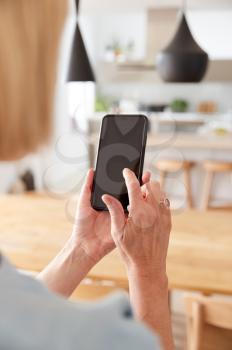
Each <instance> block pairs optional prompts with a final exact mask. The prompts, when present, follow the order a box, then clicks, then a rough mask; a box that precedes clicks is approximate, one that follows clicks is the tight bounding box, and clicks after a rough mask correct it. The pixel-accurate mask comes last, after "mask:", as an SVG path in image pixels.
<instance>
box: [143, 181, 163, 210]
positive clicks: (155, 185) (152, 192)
mask: <svg viewBox="0 0 232 350" xmlns="http://www.w3.org/2000/svg"><path fill="white" fill-rule="evenodd" d="M145 186H146V188H147V201H148V202H150V203H152V204H153V205H158V204H159V202H160V199H161V189H160V184H159V182H156V181H150V182H148V183H147V184H146V185H145Z"/></svg>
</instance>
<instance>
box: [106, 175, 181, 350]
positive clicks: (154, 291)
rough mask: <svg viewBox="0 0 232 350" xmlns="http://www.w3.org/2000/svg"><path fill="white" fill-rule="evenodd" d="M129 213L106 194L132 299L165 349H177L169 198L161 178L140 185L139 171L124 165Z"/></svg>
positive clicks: (136, 309) (136, 308)
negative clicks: (171, 307)
mask: <svg viewBox="0 0 232 350" xmlns="http://www.w3.org/2000/svg"><path fill="white" fill-rule="evenodd" d="M123 176H124V178H125V181H126V186H127V190H128V195H129V203H130V205H129V208H128V211H129V216H128V217H127V216H126V215H125V213H124V210H123V208H122V205H121V203H120V202H119V201H118V200H117V199H115V198H113V197H111V196H109V195H104V196H103V201H104V202H105V204H106V205H107V207H108V209H109V212H110V217H111V235H112V237H113V240H114V242H115V244H116V246H117V248H118V249H119V251H120V253H121V256H122V259H123V261H124V263H125V265H126V269H127V274H128V280H129V291H130V301H131V304H132V307H133V310H134V313H135V315H136V317H137V319H138V320H140V321H143V322H145V323H146V324H147V325H148V326H149V327H150V328H151V329H153V330H154V332H156V333H158V334H159V336H160V339H161V341H162V345H163V349H165V350H173V349H174V346H173V337H172V329H171V318H170V310H169V302H168V280H167V275H166V257H167V250H168V243H169V235H170V231H171V213H170V208H169V201H168V200H165V195H164V193H163V192H162V191H161V189H160V185H159V184H158V183H157V182H152V181H149V182H148V183H146V184H145V185H143V186H142V187H140V184H139V181H138V180H137V178H136V176H135V174H134V173H133V172H132V171H130V170H129V169H124V171H123Z"/></svg>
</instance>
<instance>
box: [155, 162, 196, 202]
mask: <svg viewBox="0 0 232 350" xmlns="http://www.w3.org/2000/svg"><path fill="white" fill-rule="evenodd" d="M193 165H194V163H193V162H190V161H187V160H184V161H181V160H171V159H162V160H158V161H157V162H156V168H157V169H158V170H159V175H160V186H161V188H162V189H163V190H164V189H165V181H166V178H167V175H168V174H170V173H177V172H178V171H182V172H183V176H184V185H185V188H186V203H187V207H188V208H192V207H193V198H192V185H191V174H190V171H191V168H192V167H193Z"/></svg>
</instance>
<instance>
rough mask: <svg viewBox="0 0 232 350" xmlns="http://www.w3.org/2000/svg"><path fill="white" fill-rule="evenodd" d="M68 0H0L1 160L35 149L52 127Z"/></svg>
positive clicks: (46, 136)
mask: <svg viewBox="0 0 232 350" xmlns="http://www.w3.org/2000/svg"><path fill="white" fill-rule="evenodd" d="M66 5H67V3H66V0H0V160H10V159H17V158H20V157H22V156H24V155H25V154H26V153H28V152H32V151H35V150H37V148H38V147H39V146H40V145H42V144H43V143H45V142H47V141H48V140H49V136H50V134H51V131H52V114H53V113H52V112H53V97H54V87H55V76H56V67H57V58H58V49H59V41H60V40H59V39H60V35H61V32H62V28H63V23H64V19H65V15H66Z"/></svg>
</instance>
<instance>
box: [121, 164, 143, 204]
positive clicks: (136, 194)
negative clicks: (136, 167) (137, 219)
mask: <svg viewBox="0 0 232 350" xmlns="http://www.w3.org/2000/svg"><path fill="white" fill-rule="evenodd" d="M123 177H124V179H125V182H126V187H127V191H128V196H129V202H130V206H131V207H134V206H135V205H136V204H138V200H139V199H142V198H143V197H142V193H141V189H140V183H139V181H138V179H137V177H136V176H135V174H134V173H133V171H131V170H130V169H127V168H125V169H124V170H123Z"/></svg>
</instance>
